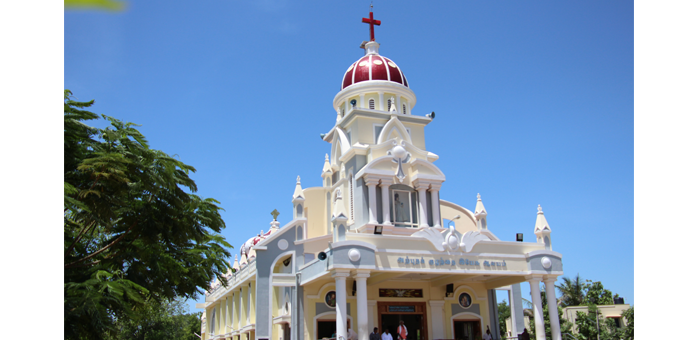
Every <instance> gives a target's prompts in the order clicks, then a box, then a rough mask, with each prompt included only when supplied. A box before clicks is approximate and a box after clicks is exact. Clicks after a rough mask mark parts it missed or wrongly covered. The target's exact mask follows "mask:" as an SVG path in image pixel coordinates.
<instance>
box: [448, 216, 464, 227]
mask: <svg viewBox="0 0 700 340" xmlns="http://www.w3.org/2000/svg"><path fill="white" fill-rule="evenodd" d="M460 217H462V216H461V215H457V216H455V217H453V218H452V219H451V220H449V221H447V227H448V228H449V227H450V223H452V222H454V220H458V219H459V218H460Z"/></svg>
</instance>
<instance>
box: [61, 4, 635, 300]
mask: <svg viewBox="0 0 700 340" xmlns="http://www.w3.org/2000/svg"><path fill="white" fill-rule="evenodd" d="M368 9H369V6H368V5H367V4H366V3H365V2H357V1H356V2H352V3H351V2H344V3H339V2H330V1H305V2H303V5H301V3H299V2H292V1H274V0H269V1H256V2H253V3H251V2H242V1H208V2H202V3H196V4H195V3H193V2H183V1H178V2H165V1H159V2H155V1H154V2H150V1H149V2H138V1H131V2H128V8H127V10H125V11H124V12H120V13H104V12H97V11H67V12H66V13H65V15H64V21H65V22H64V87H65V88H67V89H70V90H72V91H73V93H74V95H75V97H76V99H78V100H85V101H87V100H90V99H95V102H96V103H95V105H94V106H93V110H92V111H93V112H96V113H101V114H107V115H110V116H114V117H116V118H119V119H122V120H125V121H131V122H135V123H138V124H142V127H141V131H142V132H143V133H144V134H145V135H146V137H147V138H148V139H149V141H150V143H151V146H152V147H153V148H157V149H161V150H163V151H165V152H167V153H169V154H177V155H179V156H180V158H181V159H182V160H183V161H184V162H185V163H187V164H191V165H193V166H194V167H195V168H197V173H196V174H194V175H193V176H192V177H193V178H194V179H195V180H196V182H197V185H198V187H199V192H198V193H199V194H200V195H201V196H204V197H213V198H216V199H217V200H219V201H221V206H222V207H223V208H224V209H225V210H226V211H225V212H222V215H223V217H224V219H225V221H226V223H227V229H226V230H225V231H224V233H223V234H224V236H225V237H226V238H227V240H228V241H229V242H230V243H231V244H233V245H234V246H235V249H234V250H233V251H232V253H236V252H238V251H239V247H240V245H241V243H243V242H244V241H245V240H246V239H248V238H250V237H251V236H253V235H254V234H256V233H257V232H259V231H260V230H261V229H265V230H267V228H268V227H269V222H270V220H271V216H270V212H271V211H272V210H273V209H277V210H279V211H280V212H281V213H282V214H281V215H280V217H279V219H280V221H281V222H282V223H283V224H284V223H286V222H287V221H289V220H290V217H291V211H292V205H291V197H292V192H293V191H294V185H295V180H296V177H297V175H299V176H301V180H302V185H303V186H304V187H309V186H320V185H321V177H320V175H321V168H322V166H323V160H324V155H325V153H329V152H330V144H328V143H325V142H323V141H322V140H321V139H320V138H319V133H322V132H327V131H328V130H329V129H330V128H331V127H332V126H333V124H334V123H335V112H334V110H333V107H332V100H333V97H334V96H335V94H336V93H337V92H338V91H339V89H340V82H341V80H342V76H343V73H344V71H345V70H346V69H347V67H348V66H349V65H350V64H352V63H353V62H354V61H356V60H357V59H359V58H360V57H361V55H362V50H361V49H360V48H358V47H359V45H360V43H361V42H362V41H363V40H368V36H369V32H368V31H369V30H368V27H367V25H366V24H362V23H361V18H363V17H366V16H367V14H368ZM633 10H634V8H633V3H632V2H631V1H586V2H558V1H539V2H524V1H451V2H441V3H436V4H426V3H419V2H407V1H375V2H374V14H375V18H376V19H378V20H381V21H382V25H381V26H379V27H377V28H376V30H375V34H376V39H377V41H378V42H379V43H380V44H381V48H380V53H381V54H382V55H384V56H386V57H388V58H391V59H392V60H393V61H395V62H396V63H397V64H398V65H399V66H400V67H401V69H402V71H403V72H404V73H405V74H406V77H407V79H408V81H409V83H410V86H411V89H412V90H413V91H414V92H415V93H416V96H417V105H416V106H415V108H414V110H413V113H414V114H427V113H430V112H431V111H435V113H436V118H435V119H434V121H433V122H432V123H431V124H429V125H428V127H427V128H426V146H427V149H428V150H429V151H432V152H434V153H436V154H438V155H439V156H440V159H439V160H438V161H436V162H435V164H436V165H437V166H438V167H440V168H441V170H442V171H443V172H444V173H445V175H446V177H447V181H446V182H445V184H444V185H443V187H442V189H441V198H443V199H446V200H448V201H452V202H455V203H458V204H460V205H463V206H465V207H467V208H468V209H470V210H472V209H473V208H474V205H475V203H476V194H477V193H480V194H481V196H482V199H483V202H484V205H485V207H486V209H487V211H488V212H489V216H488V222H489V229H490V230H491V231H492V232H494V233H495V234H496V235H497V236H498V237H500V238H501V239H504V240H514V239H515V233H524V235H525V241H526V242H534V241H535V236H534V234H533V229H534V223H535V218H536V213H537V205H538V204H541V205H542V208H543V210H544V212H545V216H546V217H547V220H548V222H549V223H550V225H551V227H552V230H553V231H552V245H553V249H554V250H556V251H558V252H560V253H562V254H563V256H564V271H565V276H568V277H573V276H575V275H576V274H577V273H579V274H580V275H581V277H583V278H586V279H592V280H596V281H597V280H599V281H602V282H603V284H604V286H605V287H606V288H608V289H610V290H611V291H612V292H613V293H618V294H620V296H622V297H624V298H625V301H626V302H627V303H630V304H633V303H634V16H633V14H634V13H633ZM100 124H102V125H104V124H103V123H100ZM523 289H524V295H527V294H526V293H527V291H529V287H527V284H523ZM525 297H527V296H525ZM202 300H203V298H202ZM191 310H194V302H193V303H192V304H191Z"/></svg>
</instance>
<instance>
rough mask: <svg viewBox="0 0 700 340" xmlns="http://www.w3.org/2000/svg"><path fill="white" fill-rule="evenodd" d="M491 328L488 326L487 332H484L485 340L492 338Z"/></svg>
mask: <svg viewBox="0 0 700 340" xmlns="http://www.w3.org/2000/svg"><path fill="white" fill-rule="evenodd" d="M491 339H492V338H491V330H490V329H489V327H488V326H486V334H484V340H491Z"/></svg>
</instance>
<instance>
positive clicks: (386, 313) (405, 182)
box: [199, 41, 563, 340]
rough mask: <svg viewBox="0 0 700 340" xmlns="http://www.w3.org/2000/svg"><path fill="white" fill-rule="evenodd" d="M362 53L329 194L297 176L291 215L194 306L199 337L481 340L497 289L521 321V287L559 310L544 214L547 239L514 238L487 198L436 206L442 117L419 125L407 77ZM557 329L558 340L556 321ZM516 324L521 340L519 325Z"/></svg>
mask: <svg viewBox="0 0 700 340" xmlns="http://www.w3.org/2000/svg"><path fill="white" fill-rule="evenodd" d="M365 49H366V52H367V53H366V55H365V56H363V57H362V58H361V59H360V60H358V61H357V62H355V63H353V64H352V65H351V66H350V67H349V68H348V70H347V71H346V73H345V75H344V77H343V82H342V85H341V88H342V89H341V91H340V92H339V93H338V94H337V95H336V96H335V98H334V99H333V108H334V110H335V111H336V116H335V117H329V122H331V123H332V122H333V118H335V122H334V125H333V126H332V127H331V128H330V129H329V131H328V133H326V134H324V135H323V136H322V138H323V139H324V140H325V141H327V142H328V143H329V144H330V151H329V155H326V159H325V162H324V164H323V167H322V172H321V180H322V185H321V186H319V187H308V188H303V187H302V185H301V180H300V179H299V178H297V183H296V187H295V189H294V193H293V195H292V209H293V216H294V218H293V219H292V220H291V221H289V222H288V223H286V224H285V225H284V226H280V223H279V222H277V221H273V222H272V223H271V225H270V228H269V230H268V231H267V232H265V231H261V232H260V233H259V234H258V235H257V236H255V237H253V238H251V239H250V240H249V241H248V242H246V243H245V244H244V245H242V247H241V252H240V255H241V257H240V259H238V257H236V260H235V262H234V264H233V268H234V270H235V272H232V273H229V275H228V286H227V287H223V286H222V285H221V284H220V283H218V282H215V283H214V284H213V285H212V289H211V290H210V292H208V293H207V297H206V302H205V303H204V304H201V305H200V306H199V307H202V308H204V309H205V310H206V313H205V319H206V325H205V326H203V329H204V332H203V336H204V339H234V340H252V339H256V340H258V339H259V340H263V339H266V340H270V339H274V340H299V339H307V340H308V339H323V338H333V337H335V338H338V339H340V338H343V339H347V338H348V330H347V327H348V325H349V327H350V328H352V329H353V330H354V331H355V332H356V333H357V334H358V337H359V340H368V339H369V333H370V332H371V331H372V329H373V328H374V327H379V328H380V330H381V328H387V329H389V330H390V332H391V333H392V334H393V336H394V339H396V336H397V326H398V322H399V321H404V323H405V324H406V326H407V331H408V339H409V340H423V339H431V340H432V339H469V340H471V339H477V338H478V339H481V338H482V336H483V334H484V333H485V332H486V330H487V329H489V330H490V331H491V333H492V336H493V338H494V339H498V338H499V334H498V333H499V331H498V327H499V326H498V314H497V313H498V312H497V306H496V305H497V301H496V294H495V290H496V289H500V288H503V287H506V288H507V289H509V290H510V292H511V302H512V303H511V305H512V306H513V308H514V311H513V315H522V306H521V305H520V283H523V282H527V283H528V284H529V285H530V287H531V289H532V290H533V291H535V292H539V291H540V284H542V283H544V285H545V288H546V292H547V294H548V300H549V301H556V300H555V299H554V298H550V296H551V297H553V296H554V286H553V283H554V281H555V280H556V278H557V277H558V276H559V275H562V274H563V268H562V260H561V259H562V255H561V254H560V253H558V252H555V251H553V250H552V242H551V231H552V230H551V228H550V226H549V224H548V223H547V221H546V219H545V217H544V213H543V211H542V209H541V208H538V211H537V215H536V218H535V235H536V236H537V240H538V241H537V242H536V243H524V242H510V241H502V240H500V239H499V238H498V237H497V236H496V235H495V233H494V232H493V231H491V230H490V229H489V227H488V224H487V212H486V209H485V207H484V203H483V202H482V200H481V197H480V196H477V200H476V206H475V209H474V211H470V210H468V209H466V208H464V207H462V206H460V205H458V204H455V203H452V202H448V201H445V200H442V199H440V189H441V187H442V185H443V183H444V182H445V181H446V178H445V175H444V174H443V173H442V172H441V171H440V169H439V168H438V167H437V166H436V165H435V164H433V163H434V162H435V161H436V160H437V159H438V155H436V154H434V153H432V152H430V151H428V150H427V149H426V143H425V140H426V136H425V134H424V128H425V126H426V125H427V124H429V123H430V122H431V121H432V119H433V117H430V116H428V117H425V116H415V115H412V114H411V113H412V109H413V106H414V105H415V103H416V96H415V94H414V93H413V91H412V90H411V89H410V88H409V87H408V81H407V80H406V76H405V74H404V73H403V72H402V71H401V70H400V69H399V68H398V65H396V64H395V63H393V61H391V60H390V59H388V58H385V57H382V56H381V55H379V44H378V43H376V42H374V41H371V42H369V43H367V44H366V45H365ZM418 71H419V70H418ZM453 156H458V155H453ZM539 297H540V295H539V294H535V295H534V296H533V297H532V300H533V306H534V312H535V316H534V317H535V325H536V338H537V339H544V338H545V334H544V324H543V317H544V316H543V315H542V310H543V309H542V305H541V301H539ZM518 308H519V309H518ZM550 310H554V311H556V308H550ZM518 311H519V314H518ZM550 319H551V320H552V327H551V328H552V333H553V334H552V335H551V336H552V338H553V339H555V340H560V339H561V335H560V334H559V326H558V317H557V315H556V312H555V315H550ZM513 326H514V328H515V329H516V330H518V333H520V332H522V330H523V327H524V322H523V320H522V319H519V320H515V321H514V324H513Z"/></svg>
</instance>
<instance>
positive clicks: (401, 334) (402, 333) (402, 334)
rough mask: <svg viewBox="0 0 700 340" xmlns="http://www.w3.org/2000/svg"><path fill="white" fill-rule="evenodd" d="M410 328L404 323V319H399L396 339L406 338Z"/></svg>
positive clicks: (403, 339)
mask: <svg viewBox="0 0 700 340" xmlns="http://www.w3.org/2000/svg"><path fill="white" fill-rule="evenodd" d="M407 336H408V329H406V326H404V324H403V320H401V321H399V327H398V328H396V340H406V337H407Z"/></svg>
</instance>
